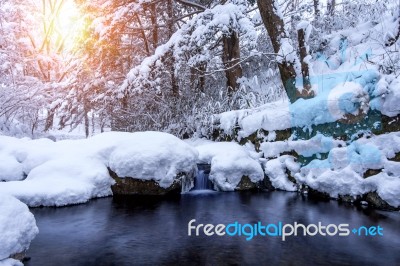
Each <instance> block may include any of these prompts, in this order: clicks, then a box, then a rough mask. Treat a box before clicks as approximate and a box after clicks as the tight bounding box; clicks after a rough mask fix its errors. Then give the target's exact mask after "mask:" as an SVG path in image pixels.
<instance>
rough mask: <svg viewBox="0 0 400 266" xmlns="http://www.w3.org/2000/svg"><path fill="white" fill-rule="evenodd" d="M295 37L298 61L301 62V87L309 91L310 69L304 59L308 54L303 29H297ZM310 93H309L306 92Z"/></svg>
mask: <svg viewBox="0 0 400 266" xmlns="http://www.w3.org/2000/svg"><path fill="white" fill-rule="evenodd" d="M297 38H298V41H299V48H300V49H299V50H300V62H301V73H302V74H303V88H304V90H306V92H310V90H311V82H310V70H309V66H308V63H307V62H306V61H305V60H306V57H307V56H308V51H307V44H306V37H305V32H304V29H299V30H298V31H297ZM307 94H310V93H307Z"/></svg>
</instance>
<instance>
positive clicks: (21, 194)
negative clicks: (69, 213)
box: [0, 157, 113, 207]
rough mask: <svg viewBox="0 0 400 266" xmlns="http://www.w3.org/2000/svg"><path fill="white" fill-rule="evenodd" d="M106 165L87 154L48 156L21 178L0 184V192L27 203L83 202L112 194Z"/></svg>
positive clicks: (64, 203)
mask: <svg viewBox="0 0 400 266" xmlns="http://www.w3.org/2000/svg"><path fill="white" fill-rule="evenodd" d="M112 184H113V180H112V179H111V178H110V176H109V174H108V170H107V167H106V166H105V165H104V164H102V163H101V162H99V161H97V160H93V159H91V158H79V157H77V158H63V159H54V160H49V161H47V162H45V163H43V164H41V165H40V166H38V167H36V168H34V169H33V170H32V171H31V172H30V173H29V175H28V177H27V178H26V179H25V180H24V181H22V182H6V183H1V184H0V193H8V194H11V195H13V196H15V197H17V198H18V199H20V200H21V201H23V202H25V203H27V204H28V205H29V206H31V207H37V206H65V205H68V204H77V203H85V202H87V201H88V200H90V199H92V198H97V197H105V196H109V195H111V194H112V192H111V185H112Z"/></svg>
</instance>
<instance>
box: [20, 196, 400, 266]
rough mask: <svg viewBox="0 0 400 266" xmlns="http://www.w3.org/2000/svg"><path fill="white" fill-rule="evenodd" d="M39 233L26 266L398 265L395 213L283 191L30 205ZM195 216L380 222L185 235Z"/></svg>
mask: <svg viewBox="0 0 400 266" xmlns="http://www.w3.org/2000/svg"><path fill="white" fill-rule="evenodd" d="M32 212H33V213H34V215H35V217H36V221H37V224H38V227H39V229H40V233H39V235H38V236H37V237H36V239H35V240H34V241H33V242H32V244H31V248H30V249H29V251H28V254H27V255H28V256H29V257H31V260H30V261H29V262H27V263H26V265H38V266H46V265H77V266H81V265H82V266H90V265H168V264H170V265H178V264H179V265H182V264H184V265H185V264H190V265H221V264H229V265H232V264H236V265H237V264H251V265H254V264H264V265H316V264H317V265H385V266H387V265H400V213H399V212H381V211H374V210H369V209H363V208H361V207H353V206H347V205H341V204H339V203H338V202H336V201H329V202H316V201H312V200H310V199H308V198H306V197H304V196H301V195H298V194H295V193H287V192H270V193H268V192H265V193H253V194H251V193H216V192H214V193H208V194H198V193H189V194H184V195H182V196H181V197H180V198H175V199H163V200H156V199H151V198H130V199H115V198H114V199H113V198H105V199H98V200H94V201H91V202H90V203H88V204H85V205H78V206H73V207H66V208H38V209H32ZM191 219H196V220H197V223H213V224H215V225H216V224H219V223H225V224H228V223H232V222H234V221H239V222H241V223H257V222H258V221H261V222H263V223H277V222H279V221H281V222H283V223H293V222H295V221H297V222H302V223H304V224H310V223H318V222H319V221H321V222H322V223H323V224H331V223H336V224H339V223H348V224H350V226H351V227H353V226H373V225H380V226H381V227H383V228H384V235H383V236H374V237H373V236H356V235H353V234H351V235H350V236H347V237H339V236H334V237H322V236H315V237H310V236H307V237H304V236H297V237H289V238H288V239H287V240H286V241H285V242H283V241H282V240H281V238H280V237H262V236H256V237H255V238H254V239H252V240H251V241H246V239H245V237H238V236H235V237H230V236H223V237H219V236H211V237H206V236H204V235H202V236H197V237H196V236H191V237H190V236H188V233H187V231H188V230H187V226H188V222H189V221H190V220H191Z"/></svg>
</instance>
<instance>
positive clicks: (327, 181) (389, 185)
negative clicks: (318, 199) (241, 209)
mask: <svg viewBox="0 0 400 266" xmlns="http://www.w3.org/2000/svg"><path fill="white" fill-rule="evenodd" d="M399 152H400V133H399V132H393V133H388V134H383V135H379V136H373V137H371V138H360V139H358V140H356V141H354V142H352V143H351V144H350V145H348V146H346V147H341V148H338V147H337V148H333V149H332V150H331V151H330V153H329V155H328V158H327V159H325V160H313V161H311V162H310V163H309V164H308V165H306V166H304V167H302V168H301V171H300V173H297V174H295V178H296V180H297V181H298V182H299V183H301V184H304V185H306V186H308V187H310V188H311V189H313V190H315V191H318V192H321V193H325V194H326V195H328V196H330V197H332V198H351V199H352V200H356V199H357V200H361V199H363V200H365V201H367V202H368V203H370V204H371V205H372V206H374V207H377V208H381V209H399V208H400V162H397V161H396V158H397V156H396V155H398V154H399ZM371 173H372V174H371Z"/></svg>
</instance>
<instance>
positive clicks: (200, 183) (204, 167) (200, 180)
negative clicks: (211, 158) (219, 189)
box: [193, 164, 213, 190]
mask: <svg viewBox="0 0 400 266" xmlns="http://www.w3.org/2000/svg"><path fill="white" fill-rule="evenodd" d="M197 168H198V170H197V174H196V177H195V179H194V188H193V190H207V189H208V190H211V189H213V184H212V182H211V181H210V180H209V179H208V176H209V175H210V168H211V166H210V165H209V164H198V165H197Z"/></svg>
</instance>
